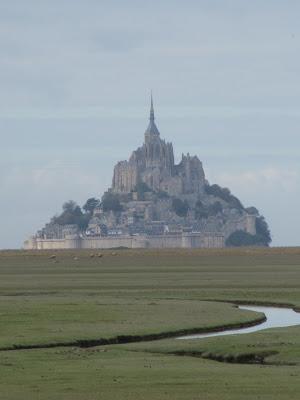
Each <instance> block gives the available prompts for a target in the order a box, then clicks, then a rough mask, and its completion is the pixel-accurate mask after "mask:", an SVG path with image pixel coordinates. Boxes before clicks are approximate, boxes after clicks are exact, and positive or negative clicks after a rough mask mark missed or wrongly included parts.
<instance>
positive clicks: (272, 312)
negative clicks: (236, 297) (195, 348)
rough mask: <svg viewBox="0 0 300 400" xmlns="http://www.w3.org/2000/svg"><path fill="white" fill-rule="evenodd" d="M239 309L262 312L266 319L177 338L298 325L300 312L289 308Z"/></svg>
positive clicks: (242, 307) (252, 307) (198, 337)
mask: <svg viewBox="0 0 300 400" xmlns="http://www.w3.org/2000/svg"><path fill="white" fill-rule="evenodd" d="M239 308H240V309H241V310H250V311H256V312H260V313H264V314H265V316H266V318H267V320H266V321H265V322H263V323H261V324H258V325H255V326H251V327H250V328H239V329H228V330H226V331H222V332H211V333H203V334H199V335H188V336H181V337H178V338H177V339H203V338H207V337H213V336H224V335H238V334H242V333H251V332H257V331H261V330H263V329H269V328H282V327H286V326H294V325H300V313H297V312H295V311H294V310H292V309H290V308H279V307H263V306H239Z"/></svg>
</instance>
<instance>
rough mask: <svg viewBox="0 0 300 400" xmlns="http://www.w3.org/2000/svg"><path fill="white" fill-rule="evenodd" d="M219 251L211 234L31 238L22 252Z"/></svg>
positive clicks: (219, 243) (221, 244)
mask: <svg viewBox="0 0 300 400" xmlns="http://www.w3.org/2000/svg"><path fill="white" fill-rule="evenodd" d="M120 247H124V248H130V249H138V248H149V249H160V248H185V249H193V248H220V247H224V236H223V235H221V234H220V235H216V234H215V233H213V234H199V233H183V234H181V235H180V234H178V235H156V236H155V235H153V236H143V235H139V236H115V237H90V238H87V237H80V236H67V237H66V238H64V239H41V238H36V237H31V238H30V239H28V240H26V241H25V243H24V248H25V250H62V249H112V248H120Z"/></svg>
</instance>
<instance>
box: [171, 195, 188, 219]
mask: <svg viewBox="0 0 300 400" xmlns="http://www.w3.org/2000/svg"><path fill="white" fill-rule="evenodd" d="M172 208H173V211H175V213H176V214H177V215H178V216H179V217H186V216H187V213H188V210H189V204H188V202H187V201H186V200H184V201H182V200H181V199H177V198H175V199H173V201H172Z"/></svg>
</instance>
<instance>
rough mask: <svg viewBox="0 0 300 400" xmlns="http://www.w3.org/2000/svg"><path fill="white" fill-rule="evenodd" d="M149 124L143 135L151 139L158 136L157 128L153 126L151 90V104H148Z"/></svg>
mask: <svg viewBox="0 0 300 400" xmlns="http://www.w3.org/2000/svg"><path fill="white" fill-rule="evenodd" d="M149 120H150V122H149V125H148V128H147V129H146V132H145V135H146V136H147V137H152V136H153V135H154V136H159V130H158V129H157V126H156V125H155V122H154V107H153V96H152V90H151V103H150V118H149Z"/></svg>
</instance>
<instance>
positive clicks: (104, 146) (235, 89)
mask: <svg viewBox="0 0 300 400" xmlns="http://www.w3.org/2000/svg"><path fill="white" fill-rule="evenodd" d="M299 15H300V2H299V1H296V0H294V1H292V0H285V1H282V0H251V1H244V0H232V1H226V0H219V1H214V0H207V1H204V0H202V1H201V0H197V1H196V0H195V1H192V0H186V1H176V0H172V1H164V0H161V1H160V2H158V1H147V2H146V1H131V0H126V1H124V0H123V1H113V0H110V1H101V0H97V1H96V0H95V1H93V0H85V1H83V0H80V1H79V0H78V1H76V0H72V1H71V0H68V1H67V0H44V1H43V0H35V1H34V0H26V1H24V0H19V1H16V0H10V1H0V88H1V90H0V137H1V147H0V190H1V196H0V215H1V230H0V248H12V247H20V246H21V245H22V242H23V240H24V239H25V238H26V236H28V235H30V234H33V233H34V232H35V231H36V230H37V229H38V228H40V227H41V226H42V225H43V224H44V223H46V222H47V221H48V220H49V218H50V217H51V216H53V215H54V214H55V213H57V212H59V211H60V209H61V205H62V203H63V202H64V201H66V200H69V199H74V200H76V201H77V202H78V203H80V204H82V203H83V202H84V201H85V200H86V199H87V198H88V197H91V196H98V197H99V196H101V195H102V193H103V191H104V190H105V189H106V188H107V187H108V186H109V185H110V183H111V178H112V171H113V166H114V164H115V162H116V161H118V160H121V159H126V158H128V156H129V155H130V152H131V151H132V150H134V149H135V148H136V147H137V146H139V145H140V144H141V143H142V141H143V133H144V130H145V128H146V126H147V123H148V112H149V92H150V89H151V88H152V89H153V91H154V101H155V112H156V121H157V125H158V127H159V129H160V132H161V135H162V137H164V138H166V139H167V140H168V141H172V142H173V145H174V150H175V155H176V159H177V160H178V159H179V157H180V155H181V153H182V152H188V151H189V152H190V153H191V154H197V155H198V156H199V157H200V159H201V160H202V162H203V165H204V169H205V172H206V175H207V178H208V179H209V181H210V182H211V183H218V184H220V185H222V186H227V187H229V188H230V189H231V190H232V192H233V193H234V194H235V195H236V196H237V197H239V198H240V199H241V200H242V202H243V203H244V204H245V205H246V206H250V205H254V206H256V207H257V208H258V209H259V210H260V212H261V213H262V214H263V215H265V217H266V219H267V221H268V223H269V225H270V228H271V230H272V235H273V244H274V245H299V244H300V233H299V231H300V213H299V198H300V151H299V146H300V134H299V133H300V132H299V130H300V81H299V71H300V24H299Z"/></svg>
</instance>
